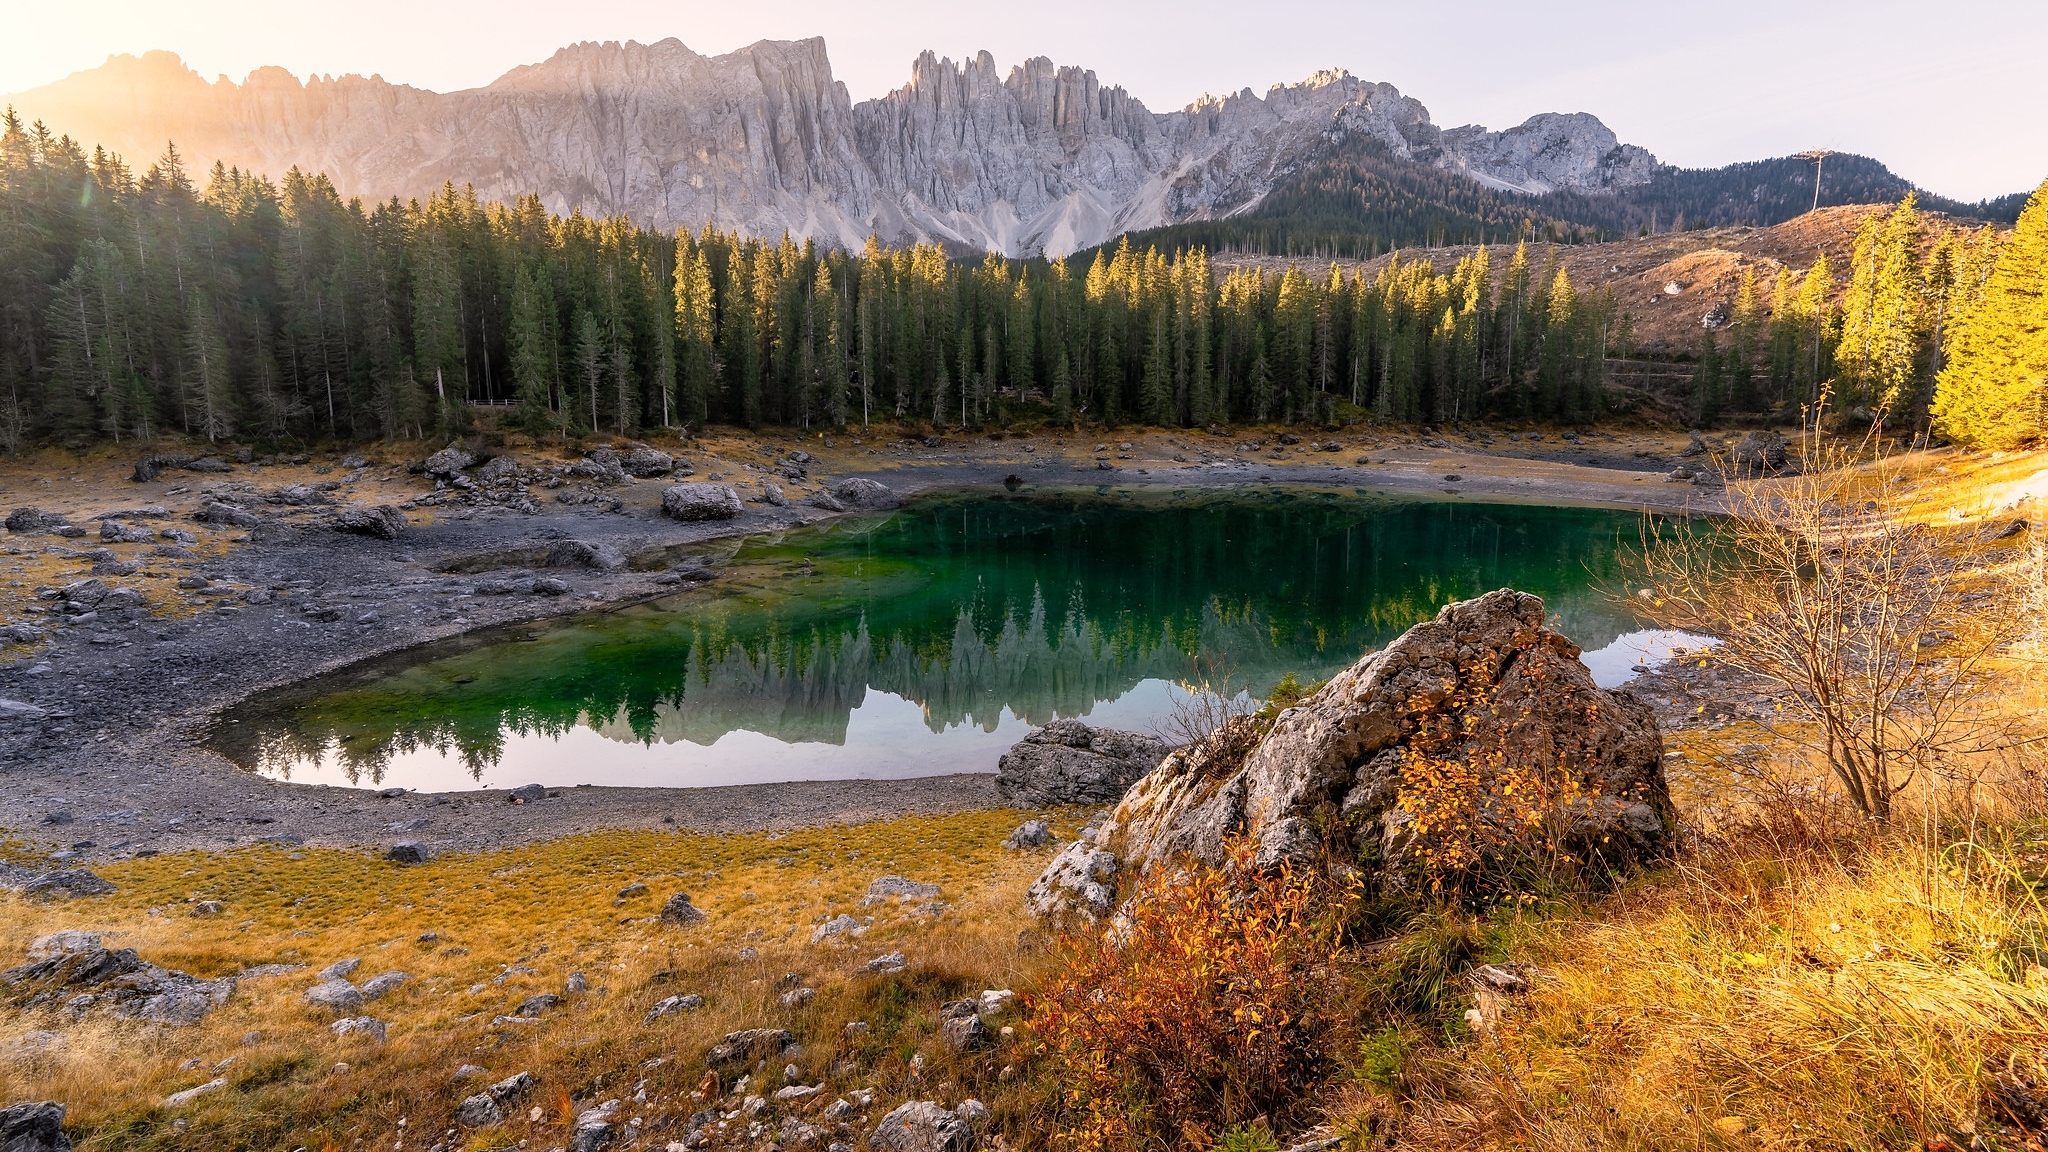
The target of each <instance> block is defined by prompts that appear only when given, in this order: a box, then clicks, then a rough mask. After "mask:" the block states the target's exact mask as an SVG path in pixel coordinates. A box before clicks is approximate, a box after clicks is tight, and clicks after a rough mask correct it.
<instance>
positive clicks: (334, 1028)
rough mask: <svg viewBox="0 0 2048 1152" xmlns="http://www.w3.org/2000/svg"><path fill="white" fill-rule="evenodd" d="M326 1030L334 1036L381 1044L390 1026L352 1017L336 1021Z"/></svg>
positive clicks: (376, 1021) (370, 1019)
mask: <svg viewBox="0 0 2048 1152" xmlns="http://www.w3.org/2000/svg"><path fill="white" fill-rule="evenodd" d="M327 1030H328V1031H329V1032H332V1033H334V1034H335V1035H336V1036H341V1037H348V1036H355V1037H359V1038H361V1039H364V1040H375V1041H376V1042H377V1043H379V1044H382V1043H383V1042H384V1040H385V1037H386V1035H387V1034H388V1033H389V1031H390V1025H388V1024H386V1023H384V1021H382V1020H378V1019H376V1018H374V1017H370V1016H352V1017H350V1018H348V1019H345V1020H336V1021H335V1022H334V1023H332V1024H329V1025H328V1026H327Z"/></svg>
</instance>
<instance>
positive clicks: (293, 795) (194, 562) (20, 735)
mask: <svg viewBox="0 0 2048 1152" xmlns="http://www.w3.org/2000/svg"><path fill="white" fill-rule="evenodd" d="M1509 435H1510V434H1509V433H1507V432H1492V433H1479V432H1475V433H1473V434H1471V436H1470V437H1468V438H1465V439H1443V438H1440V437H1438V436H1435V435H1421V434H1401V435H1386V434H1378V435H1359V434H1336V436H1335V439H1334V441H1331V440H1329V438H1328V437H1325V438H1324V439H1323V440H1311V439H1309V438H1306V437H1304V438H1303V440H1302V442H1300V443H1296V444H1282V443H1280V441H1279V439H1278V437H1279V432H1278V430H1257V431H1240V432H1238V433H1236V434H1234V435H1231V436H1212V435H1208V434H1200V433H1197V434H1187V433H1164V432H1147V433H1143V434H1131V433H1126V434H1124V435H1122V436H1119V437H1117V438H1115V439H1101V438H1090V437H1077V436H1073V435H1038V436H1031V437H1005V438H1003V439H999V440H996V439H987V438H977V439H967V438H965V437H960V436H947V437H941V438H939V439H938V440H937V441H936V442H935V443H928V442H926V441H923V440H907V439H903V438H902V437H901V436H900V435H893V436H892V435H883V434H880V433H879V432H878V433H875V434H870V435H868V436H856V435H839V436H834V437H825V436H810V437H796V436H782V437H776V436H766V437H742V436H738V435H716V434H714V435H710V436H707V437H706V439H704V440H703V441H700V442H698V443H697V444H694V445H692V446H690V447H689V448H686V449H681V451H682V454H683V455H684V456H686V457H687V458H688V460H689V462H690V464H691V466H693V467H694V468H695V475H693V476H691V477H690V479H693V480H708V479H712V478H713V477H716V478H717V479H718V480H719V481H720V482H725V483H731V484H733V485H734V487H735V488H736V489H737V490H738V491H739V493H740V494H741V496H742V497H743V498H745V499H746V500H748V501H749V502H748V503H747V504H746V507H745V511H744V513H743V514H742V515H741V516H740V518H739V519H737V520H733V521H726V522H719V523H713V524H681V523H677V522H674V521H671V520H667V519H665V518H663V517H662V516H661V515H660V494H661V492H662V490H663V489H664V488H665V487H666V486H667V485H668V484H669V483H671V482H672V479H671V478H661V479H649V480H635V481H628V482H625V483H604V482H602V480H601V479H600V480H598V481H587V480H585V479H583V478H580V477H576V476H568V477H565V478H563V482H562V483H560V484H559V485H555V486H553V487H546V486H543V485H542V484H540V483H534V484H530V485H524V486H520V488H519V490H520V491H522V492H524V493H525V495H524V497H522V499H524V500H525V504H524V509H521V508H518V507H516V506H508V505H507V503H506V502H504V501H503V500H499V501H497V502H493V501H490V500H478V501H477V502H475V503H471V502H470V501H472V500H473V499H476V494H475V493H465V492H462V491H442V492H440V493H438V494H437V493H436V492H435V491H434V484H433V482H432V481H430V480H428V479H426V478H424V477H422V476H420V475H417V474H412V473H409V472H408V471H407V470H406V468H405V466H404V465H405V461H404V459H403V458H402V457H401V456H400V455H398V453H397V452H395V451H394V452H392V453H390V454H388V455H387V456H385V457H384V458H383V459H382V460H381V461H380V460H379V459H378V458H376V456H375V454H374V453H373V454H371V458H370V459H368V460H362V459H360V458H358V459H354V460H348V461H343V460H340V459H334V460H329V459H326V458H324V457H323V458H321V459H317V460H302V461H301V462H299V463H290V462H285V463H273V464H269V465H265V464H262V463H260V462H259V463H253V464H230V465H229V471H226V472H210V473H193V472H189V471H179V470H171V471H166V472H164V473H163V474H162V476H160V477H159V478H157V479H156V480H153V481H150V482H146V483H137V482H135V481H133V480H131V479H129V473H130V471H131V470H132V467H133V459H132V457H125V458H114V457H111V456H103V457H101V458H98V459H91V460H85V461H77V460H75V459H65V460H53V459H49V458H45V459H41V460H31V461H25V462H18V463H15V464H13V465H10V466H8V468H7V469H6V470H5V471H0V503H4V507H5V508H7V509H14V508H20V507H26V506H33V507H36V508H39V509H42V510H44V511H45V512H49V513H54V514H57V515H58V516H61V517H63V518H66V519H68V520H69V522H70V523H72V524H75V525H77V526H79V527H81V528H86V529H88V532H87V534H86V535H85V536H84V537H82V538H80V537H73V538H66V537H62V536H54V535H49V534H47V533H44V532H23V533H9V535H8V537H7V539H6V548H7V553H8V554H7V555H5V556H0V585H4V587H0V613H4V616H5V619H6V620H7V621H8V622H9V624H10V626H13V625H20V626H24V628H23V630H22V633H21V634H22V635H32V634H35V633H41V634H42V635H43V639H42V640H40V641H34V642H26V643H23V642H16V643H12V644H9V645H7V647H6V648H5V649H4V651H0V660H4V661H5V662H4V663H0V840H5V839H9V838H11V839H13V840H15V841H17V842H19V843H20V845H21V846H22V847H23V848H25V849H28V850H30V851H32V853H33V854H35V855H42V854H45V853H50V852H53V851H54V852H57V853H58V854H59V855H60V856H61V857H62V858H64V859H69V860H76V861H78V862H81V863H89V862H91V861H95V860H103V859H109V858H119V857H125V856H129V855H133V854H135V853H138V852H153V851H171V850H176V849H180V848H187V847H201V848H225V847H229V846H233V845H237V844H249V843H252V842H258V841H279V842H284V843H291V844H300V843H304V844H346V845H378V844H387V843H389V842H391V841H392V840H394V839H398V838H401V837H403V838H417V839H421V840H425V841H427V842H429V843H430V844H432V845H433V846H434V847H435V848H436V849H464V848H477V847H483V846H487V845H499V844H506V843H513V842H519V841H525V840H532V839H541V838H548V837H553V836H559V835H563V834H567V833H571V832H576V831H581V830H585V829H589V828H595V827H654V826H670V825H673V826H676V827H688V828H699V829H705V830H728V831H729V830H742V829H757V828H766V827H784V826H798V825H810V824H818V823H827V822H841V821H857V820H863V819H872V818H878V817H882V816H887V815H894V814H900V813H905V812H934V811H954V810H961V809H967V808H983V807H989V806H992V805H995V804H996V803H997V802H998V801H997V798H996V795H995V792H994V789H993V787H992V786H991V780H992V777H989V776H986V775H959V776H947V777H937V778H927V779H920V780H902V781H845V782H821V783H812V784H764V785H754V786H747V787H734V788H721V789H658V788H647V789H625V788H580V789H568V790H562V791H560V792H559V793H558V794H557V795H556V796H554V797H552V798H550V799H547V800H544V801H540V802H537V803H533V804H510V803H507V802H506V800H505V799H504V797H503V793H500V792H490V793H482V792H472V793H455V794H446V795H434V796H429V795H421V794H407V795H405V796H402V797H395V798H387V797H382V796H380V795H379V794H378V793H376V792H373V791H368V790H355V789H337V788H311V787H305V786H300V785H294V784H287V783H279V782H276V781H273V780H269V779H266V778H264V777H261V776H258V775H256V774H254V773H251V772H248V771H245V770H243V769H241V768H239V767H237V766H236V765H234V764H233V763H231V762H229V761H227V760H226V759H224V758H222V757H221V756H219V755H218V754H216V753H215V752H213V751H211V750H210V749H208V748H207V747H205V746H204V745H203V744H202V742H201V741H202V738H203V736H204V733H205V731H206V729H207V727H208V726H209V725H210V724H212V723H214V722H216V720H217V719H218V718H219V717H220V716H221V713H222V712H223V710H224V709H227V708H229V707H230V706H232V705H233V704H235V703H236V702H237V701H240V700H242V699H244V698H245V697H247V696H248V695H249V694H251V693H252V692H255V691H258V690H260V689H264V688H268V687H272V686H276V685H280V684H285V683H290V682H294V681H298V680H302V679H305V678H307V677H310V676H314V675H318V674H320V673H323V672H326V671H329V670H332V669H335V668H339V667H342V666H345V665H347V664H351V663H354V662H356V661H359V660H363V659H366V658H369V657H372V656H377V655H382V654H386V653H390V652H394V651H397V650H400V649H403V648H408V647H411V646H414V645H417V644H421V643H425V642H428V641H434V640H444V639H447V638H449V637H453V636H458V635H462V634H465V633H470V632H474V631H477V630H480V629H485V628H491V627H499V626H504V625H508V624H516V623H519V622H521V621H529V620H537V619H543V618H549V617H557V616H562V615H567V614H572V613H576V612H593V611H605V610H608V609H610V608H613V607H616V606H619V605H622V604H627V603H632V602H636V601H638V600H642V599H645V598H647V597H650V596H654V595H659V594H663V593H667V592H672V591H674V590H676V588H678V587H679V586H689V584H690V581H689V580H684V581H683V583H681V584H679V583H678V580H679V578H682V577H683V576H684V574H686V573H687V574H693V575H697V576H702V575H706V574H705V573H703V572H701V571H698V570H697V568H696V566H697V565H698V564H699V563H701V562H702V561H704V560H706V559H711V558H713V557H714V556H715V554H717V553H719V552H721V551H723V550H725V549H727V548H729V547H730V542H731V538H732V537H735V536H738V535H742V534H748V533H756V532H762V531H769V530H775V529H780V528H786V527H792V526H796V525H800V524H804V523H809V522H813V521H816V520H819V519H823V518H826V517H828V516H830V515H833V513H831V512H828V511H826V510H824V509H822V508H819V507H813V506H807V505H805V504H803V503H802V502H801V501H802V500H803V499H804V498H806V497H807V496H809V495H811V494H813V493H815V492H817V491H818V490H819V489H820V488H821V487H823V486H824V485H825V484H826V483H828V482H832V481H836V480H838V479H841V478H844V477H847V476H855V475H859V476H867V477H870V478H874V479H878V480H881V481H882V482H884V483H886V484H888V485H890V486H891V487H892V488H894V489H896V490H897V491H899V492H902V493H905V494H909V493H914V492H918V491H924V490H930V489H933V488H952V487H963V486H969V487H971V486H994V485H999V484H1003V483H1004V482H1005V481H1006V480H1012V479H1013V478H1014V482H1015V483H1017V484H1021V485H1025V486H1034V487H1057V486H1074V485H1086V486H1098V485H1112V486H1118V487H1133V486H1147V487H1150V486H1172V487H1188V486H1205V487H1206V486H1216V487H1225V486H1241V485H1258V486H1262V487H1263V486H1269V485H1312V486H1315V487H1322V488H1331V487H1335V488H1358V489H1369V490H1380V491H1412V492H1431V493H1438V494H1445V495H1447V496H1449V497H1450V498H1455V499H1464V500H1473V501H1499V500H1514V501H1537V502H1542V503H1576V504H1598V505H1607V506H1620V507H1644V508H1651V509H1658V510H1683V509H1687V508H1692V509H1706V510H1711V508H1712V507H1713V506H1714V496H1715V493H1714V491H1713V490H1712V489H1705V488H1699V487H1695V486H1692V485H1689V484H1681V483H1671V482H1669V481H1668V479H1667V474H1668V472H1669V471H1670V469H1671V468H1672V466H1673V464H1674V462H1675V460H1676V459H1677V457H1676V453H1677V452H1678V451H1679V450H1680V449H1682V448H1683V447H1684V446H1685V443H1686V441H1685V438H1684V437H1683V436H1673V435H1669V434H1654V433H1622V432H1617V433H1612V434H1609V433H1598V434H1590V435H1588V436H1586V437H1585V438H1583V439H1582V440H1575V441H1565V440H1562V439H1560V436H1559V434H1558V433H1556V432H1552V433H1549V434H1547V435H1544V436H1543V438H1541V439H1531V438H1528V437H1527V436H1526V435H1525V434H1522V433H1516V434H1514V438H1513V439H1509ZM1330 442H1334V443H1336V444H1337V448H1338V450H1336V451H1326V450H1323V447H1322V445H1323V444H1325V443H1330ZM666 447H667V448H668V449H669V450H671V451H675V450H677V449H678V448H679V446H677V445H674V444H673V443H671V444H670V445H667V446H666ZM1098 448H1099V449H1100V450H1098ZM799 450H802V451H803V452H805V453H808V454H809V455H810V457H811V459H809V460H808V461H802V462H796V461H794V459H793V457H792V454H793V453H795V452H797V451H799ZM515 455H516V456H517V457H518V459H519V460H520V462H521V464H522V465H523V466H525V467H527V469H528V475H533V476H539V475H550V476H552V475H553V473H552V472H551V471H550V470H553V469H559V468H561V467H563V466H565V465H567V464H568V463H570V462H571V461H573V460H574V459H575V457H573V456H567V455H559V454H553V453H549V452H542V451H533V450H521V451H518V452H516V453H515ZM344 463H346V464H348V465H350V466H348V467H344V466H343V465H344ZM535 469H538V470H539V471H537V472H536V471H534V470H535ZM770 484H772V485H775V486H777V487H778V488H780V489H781V492H782V496H783V498H784V499H785V500H788V501H790V502H789V503H787V504H785V505H776V504H772V503H768V502H765V501H764V500H763V499H762V497H764V496H765V495H766V494H767V489H766V487H765V486H766V485H770ZM294 489H298V490H300V491H297V492H294ZM305 489H311V490H312V491H314V492H317V493H319V496H318V497H317V498H318V499H321V500H325V501H328V502H329V503H316V504H293V503H288V502H285V503H279V502H276V501H278V500H280V499H282V500H286V501H289V500H294V499H300V498H303V497H304V491H303V490H305ZM502 491H503V490H501V495H502ZM563 498H566V500H565V499H563ZM215 501H232V502H234V503H237V504H239V505H240V506H242V507H243V508H244V509H246V510H247V511H248V512H249V513H251V514H253V515H254V516H255V518H256V523H255V524H254V526H253V527H252V526H247V525H246V524H243V525H237V524H233V523H225V524H219V525H212V524H203V523H199V522H196V521H195V520H194V519H193V514H194V513H195V512H197V511H200V510H202V509H203V508H204V507H205V506H206V505H207V504H209V503H212V502H215ZM515 503H516V502H515ZM348 504H404V505H409V507H408V518H409V520H410V521H411V523H410V526H409V527H408V528H407V529H406V530H405V531H404V532H403V533H402V535H401V536H400V537H399V538H398V539H396V540H390V541H385V540H378V539H375V538H372V537H367V536H358V535H351V534H347V533H343V532H339V531H336V530H334V528H333V526H332V520H333V516H334V514H335V512H336V508H337V506H339V505H348ZM526 509H537V510H526ZM157 510H161V511H157ZM109 512H127V513H132V514H130V515H125V516H120V517H117V518H116V519H117V522H118V523H120V524H122V525H124V526H126V527H127V528H128V529H129V535H130V536H132V537H134V539H131V540H128V541H121V540H110V541H107V542H105V543H104V544H103V543H102V541H101V540H99V539H98V537H99V536H100V534H101V533H100V529H99V524H100V522H99V521H96V520H93V519H91V518H92V517H95V516H99V515H102V514H105V513H109ZM166 529H169V530H172V531H173V532H174V533H175V532H183V533H185V534H186V535H188V536H190V537H193V539H191V540H189V541H185V542H183V543H178V542H174V541H172V540H171V538H169V537H167V536H165V535H164V532H165V530H166ZM565 541H566V542H581V543H583V544H587V545H591V546H593V547H594V548H597V549H599V550H602V549H603V548H605V547H609V548H614V549H617V550H618V552H619V553H620V554H622V555H624V556H627V557H631V558H633V563H631V564H629V565H627V566H625V567H622V568H614V569H610V570H607V569H605V568H602V567H589V566H577V565H575V564H574V563H573V562H572V561H570V562H566V563H567V564H568V566H559V565H560V564H562V563H565V561H562V560H561V558H560V557H558V566H553V567H549V566H545V558H546V557H547V555H548V553H549V552H550V549H551V548H553V549H556V550H557V551H558V552H560V551H562V550H561V549H559V548H557V547H556V546H558V545H560V544H562V543H563V542H565ZM101 548H104V551H99V552H95V550H96V549H101ZM181 551H182V553H183V554H180V552H181ZM568 551H571V552H573V551H575V550H574V549H570V550H568ZM95 570H98V571H99V572H100V573H102V575H101V576H99V577H98V578H99V579H101V580H102V582H103V583H104V584H105V585H107V586H108V587H109V588H110V589H123V588H125V589H132V590H133V594H139V597H140V604H139V605H137V606H134V607H127V608H122V607H103V608H101V609H99V610H97V611H94V612H92V613H90V614H85V615H74V616H71V617H68V618H63V617H60V616H59V614H58V613H57V612H55V611H54V610H53V608H52V606H53V605H54V603H55V602H54V601H51V600H47V599H45V600H38V599H37V590H38V589H39V588H52V587H57V586H61V585H64V584H67V583H69V582H72V581H77V580H81V579H86V578H88V577H89V576H92V575H93V573H94V571H95ZM709 576H710V579H712V580H714V581H715V578H716V576H715V568H714V569H713V571H712V573H710V574H709ZM546 579H553V580H559V581H560V582H561V584H562V585H563V586H565V587H566V590H565V591H560V592H557V593H556V594H552V595H549V594H539V593H536V592H534V591H533V590H532V589H533V587H534V583H535V581H536V580H546ZM488 585H496V586H498V587H500V588H506V589H509V591H507V592H504V593H503V594H487V586H488ZM133 594H128V595H129V596H130V598H133ZM109 603H111V602H109ZM74 846H75V847H74Z"/></svg>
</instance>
